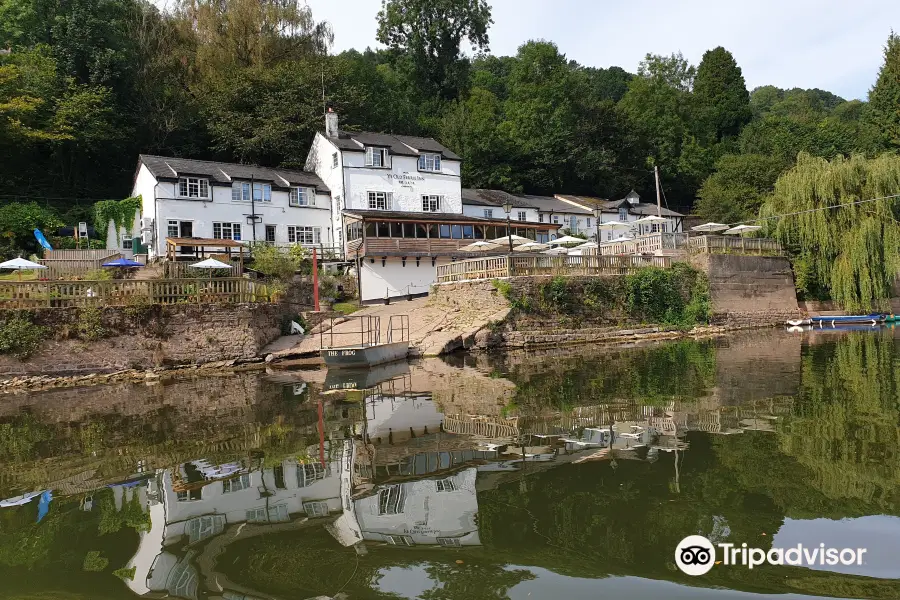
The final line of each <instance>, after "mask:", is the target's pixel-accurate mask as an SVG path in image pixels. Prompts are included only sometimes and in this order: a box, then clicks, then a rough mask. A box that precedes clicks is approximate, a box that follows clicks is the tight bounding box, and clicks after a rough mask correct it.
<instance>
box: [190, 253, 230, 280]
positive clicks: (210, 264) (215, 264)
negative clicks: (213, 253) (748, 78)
mask: <svg viewBox="0 0 900 600" xmlns="http://www.w3.org/2000/svg"><path fill="white" fill-rule="evenodd" d="M189 266H191V267H193V268H194V269H207V270H208V271H209V278H210V279H212V272H213V270H215V269H230V268H231V265H229V264H228V263H223V262H222V261H221V260H216V259H214V258H207V259H206V260H201V261H200V262H198V263H194V264H192V265H189Z"/></svg>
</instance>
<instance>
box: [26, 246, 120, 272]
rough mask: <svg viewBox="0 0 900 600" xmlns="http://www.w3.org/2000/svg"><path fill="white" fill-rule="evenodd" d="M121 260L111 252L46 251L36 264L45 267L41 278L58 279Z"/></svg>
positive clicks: (115, 253)
mask: <svg viewBox="0 0 900 600" xmlns="http://www.w3.org/2000/svg"><path fill="white" fill-rule="evenodd" d="M117 258H122V255H121V254H120V253H119V252H115V251H113V250H48V251H47V252H46V256H45V257H44V258H42V259H39V260H38V263H40V264H42V265H44V266H45V267H47V269H46V270H42V271H41V273H40V277H41V278H45V279H59V278H60V277H66V276H69V275H82V274H84V273H87V272H89V271H96V270H98V269H101V268H103V263H106V262H109V261H111V260H116V259H117Z"/></svg>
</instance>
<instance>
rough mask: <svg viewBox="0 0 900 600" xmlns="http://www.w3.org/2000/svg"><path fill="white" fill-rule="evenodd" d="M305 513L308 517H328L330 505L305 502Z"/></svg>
mask: <svg viewBox="0 0 900 600" xmlns="http://www.w3.org/2000/svg"><path fill="white" fill-rule="evenodd" d="M303 511H304V512H305V513H306V516H307V517H327V516H328V503H327V502H304V503H303Z"/></svg>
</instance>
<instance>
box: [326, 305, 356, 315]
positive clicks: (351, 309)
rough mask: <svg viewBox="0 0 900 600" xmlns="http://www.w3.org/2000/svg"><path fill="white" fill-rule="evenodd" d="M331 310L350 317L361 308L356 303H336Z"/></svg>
mask: <svg viewBox="0 0 900 600" xmlns="http://www.w3.org/2000/svg"><path fill="white" fill-rule="evenodd" d="M331 309H332V310H336V311H337V312H340V313H344V314H345V315H350V314H353V313H355V312H356V311H358V310H359V309H360V306H359V305H358V304H357V303H356V302H336V303H335V304H333V305H332V306H331Z"/></svg>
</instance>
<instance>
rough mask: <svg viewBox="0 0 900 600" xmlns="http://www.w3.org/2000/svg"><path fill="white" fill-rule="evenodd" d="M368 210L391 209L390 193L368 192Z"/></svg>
mask: <svg viewBox="0 0 900 600" xmlns="http://www.w3.org/2000/svg"><path fill="white" fill-rule="evenodd" d="M369 210H391V193H390V192H369Z"/></svg>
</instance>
